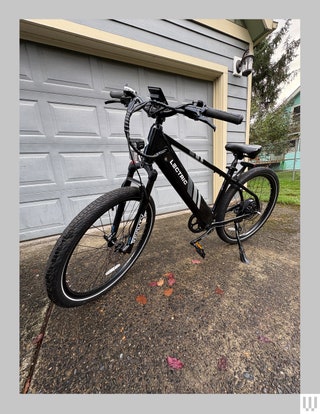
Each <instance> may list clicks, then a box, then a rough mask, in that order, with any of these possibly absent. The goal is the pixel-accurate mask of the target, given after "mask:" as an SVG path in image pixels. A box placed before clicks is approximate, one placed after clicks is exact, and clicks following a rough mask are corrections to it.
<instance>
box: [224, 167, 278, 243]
mask: <svg viewBox="0 0 320 414" xmlns="http://www.w3.org/2000/svg"><path fill="white" fill-rule="evenodd" d="M238 181H239V183H241V184H243V185H245V186H246V187H247V188H248V189H250V190H251V191H253V192H254V193H255V194H256V196H257V197H258V200H259V202H258V203H256V201H255V200H254V198H253V196H252V195H250V194H249V193H248V192H247V191H246V190H243V189H239V188H237V187H236V186H235V185H231V186H230V188H229V189H228V191H227V192H226V193H225V195H224V197H223V198H222V200H221V202H220V204H219V206H218V208H217V216H216V221H224V220H229V219H233V218H236V217H237V216H239V215H241V214H244V213H245V214H248V216H247V217H246V218H244V219H242V220H240V221H239V229H240V234H239V237H240V239H241V240H246V239H248V238H249V237H251V236H253V235H254V234H255V233H256V232H257V231H258V230H259V229H260V228H261V227H262V226H263V225H264V223H265V222H266V221H267V219H268V218H269V217H270V215H271V213H272V211H273V209H274V207H275V205H276V202H277V199H278V194H279V179H278V176H277V174H276V173H275V172H274V171H273V170H271V169H270V168H265V167H255V168H252V169H250V170H249V171H247V172H245V173H244V174H242V175H241V176H240V177H239V180H238ZM257 204H258V205H257ZM217 234H218V236H219V237H220V239H222V240H223V241H225V242H226V243H230V244H235V243H237V238H236V232H235V227H234V222H230V223H227V224H225V225H223V226H221V227H217Z"/></svg>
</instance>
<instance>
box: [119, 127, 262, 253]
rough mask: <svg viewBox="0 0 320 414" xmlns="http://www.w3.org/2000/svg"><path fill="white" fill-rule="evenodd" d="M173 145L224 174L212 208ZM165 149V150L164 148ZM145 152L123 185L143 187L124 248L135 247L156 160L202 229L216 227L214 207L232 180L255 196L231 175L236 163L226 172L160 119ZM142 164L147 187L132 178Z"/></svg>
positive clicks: (125, 249) (131, 165) (151, 133)
mask: <svg viewBox="0 0 320 414" xmlns="http://www.w3.org/2000/svg"><path fill="white" fill-rule="evenodd" d="M172 147H176V148H178V149H179V150H181V151H183V152H184V153H186V154H187V155H188V156H190V157H192V158H194V159H195V160H197V161H198V162H200V163H202V164H203V165H205V166H206V167H207V168H209V169H211V170H212V171H213V172H215V173H217V174H219V175H220V176H222V177H223V178H224V181H223V183H222V186H221V188H220V191H219V193H218V195H217V198H216V200H215V203H214V205H213V207H212V208H210V207H209V206H208V204H207V203H206V201H205V200H204V199H203V197H202V195H201V194H200V192H199V190H198V189H197V188H196V186H195V184H194V182H193V180H192V178H191V177H190V175H189V174H188V172H187V171H186V169H185V167H184V166H183V165H182V163H181V161H180V160H179V158H178V157H177V155H176V153H175V151H174V150H173V148H172ZM163 150H165V152H164V151H163ZM159 152H164V153H162V154H161V155H159V156H157V157H156V158H151V157H152V156H153V155H154V154H157V153H159ZM144 156H145V159H144V160H143V163H142V165H141V164H140V163H131V164H130V165H129V169H128V175H127V178H126V180H125V181H124V183H123V186H124V187H125V186H130V185H131V183H132V182H136V183H137V184H139V185H140V188H141V191H142V202H141V203H140V207H139V210H138V212H137V214H136V217H135V222H134V224H133V226H132V229H131V233H132V234H130V237H129V240H128V244H127V246H126V248H124V249H123V252H127V251H130V250H131V249H130V247H132V245H133V244H134V241H135V236H136V234H137V232H138V231H139V228H140V223H141V221H142V219H143V215H144V213H145V209H146V207H147V203H148V198H149V196H150V194H151V191H152V188H153V185H154V182H155V180H156V178H157V171H156V170H154V169H153V167H152V164H153V162H155V163H156V164H157V165H158V167H159V168H160V170H161V171H162V173H163V174H164V176H165V177H166V178H167V180H168V181H169V182H170V184H171V185H172V187H173V188H174V189H175V190H176V191H177V193H178V194H179V196H180V197H181V198H182V200H183V201H184V202H185V204H186V205H187V206H188V207H189V209H190V210H191V212H192V213H193V214H194V215H195V216H196V217H197V219H198V221H199V224H200V225H201V227H202V228H203V229H205V228H210V227H214V224H213V222H214V218H215V207H216V206H217V205H218V204H219V200H220V199H221V197H222V196H223V194H224V193H225V191H226V190H227V188H228V186H229V185H230V183H233V184H235V185H237V186H238V187H239V189H240V188H242V189H244V190H245V191H247V192H248V193H250V194H251V195H253V196H254V197H255V198H256V196H255V194H254V193H253V192H251V191H250V190H249V189H248V188H247V187H245V186H244V185H242V184H240V183H238V181H236V180H235V179H234V178H232V177H233V174H234V172H235V171H236V168H235V166H234V165H233V166H231V168H229V172H228V173H225V172H224V171H222V170H220V169H219V168H218V167H216V166H215V165H213V164H210V163H209V162H208V161H206V160H204V159H202V158H201V157H200V156H199V155H197V154H195V153H194V152H193V151H191V150H189V149H188V148H186V147H185V146H183V145H182V144H180V143H179V142H177V141H175V140H174V139H173V138H171V137H170V136H169V135H166V134H165V133H164V132H163V129H162V125H161V123H155V124H154V125H152V126H151V128H150V131H149V136H148V145H147V146H146V147H145V150H144ZM142 166H143V168H144V169H145V170H146V172H147V174H148V183H147V185H146V187H144V186H141V183H140V181H138V180H135V179H134V178H133V176H134V173H135V171H136V170H137V169H139V168H141V167H142ZM123 208H124V206H123ZM123 208H120V209H119V208H118V211H117V214H116V217H115V221H114V223H113V224H114V226H113V228H114V230H115V232H116V228H117V227H118V225H119V222H120V219H121V216H122V213H123ZM219 224H223V223H219Z"/></svg>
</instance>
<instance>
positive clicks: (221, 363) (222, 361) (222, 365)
mask: <svg viewBox="0 0 320 414" xmlns="http://www.w3.org/2000/svg"><path fill="white" fill-rule="evenodd" d="M217 365H218V370H219V371H226V369H227V358H226V357H225V356H224V355H223V356H221V357H220V358H219V360H218V364H217Z"/></svg>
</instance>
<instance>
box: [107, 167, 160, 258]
mask: <svg viewBox="0 0 320 414" xmlns="http://www.w3.org/2000/svg"><path fill="white" fill-rule="evenodd" d="M139 168H142V166H141V163H140V162H131V163H130V164H129V167H128V174H127V177H126V179H125V181H124V182H123V184H122V186H121V187H130V186H131V184H132V183H136V184H138V186H139V189H140V205H139V208H138V211H137V213H136V215H135V217H134V221H133V225H132V226H130V233H129V234H128V235H127V241H126V243H125V244H124V245H123V246H121V247H120V248H119V249H118V251H120V252H121V253H130V252H131V250H132V248H133V246H134V243H135V241H136V239H137V236H138V233H139V230H140V227H141V223H142V220H143V218H144V215H145V212H146V209H147V206H148V201H149V197H150V194H151V191H152V188H153V185H154V182H155V181H156V179H157V175H158V173H157V171H156V170H154V169H153V168H152V165H151V164H144V166H143V168H144V169H145V170H146V171H147V174H148V182H147V185H146V186H144V185H143V184H142V182H141V181H139V180H136V179H134V178H133V176H134V173H135V172H136V171H137V170H138V169H139ZM125 205H126V203H125V202H123V203H120V204H119V205H118V207H117V211H116V214H115V218H114V220H113V224H112V227H111V234H110V236H109V237H108V238H107V241H108V246H109V247H111V246H112V245H115V244H116V243H115V241H116V235H117V232H118V230H119V226H120V223H121V219H122V216H123V213H124V209H125Z"/></svg>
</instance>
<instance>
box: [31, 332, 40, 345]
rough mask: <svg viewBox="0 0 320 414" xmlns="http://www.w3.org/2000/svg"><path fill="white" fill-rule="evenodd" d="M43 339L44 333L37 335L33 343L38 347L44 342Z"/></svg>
mask: <svg viewBox="0 0 320 414" xmlns="http://www.w3.org/2000/svg"><path fill="white" fill-rule="evenodd" d="M42 339H43V333H41V334H39V335H37V336H36V337H35V338H33V339H32V343H33V344H34V345H37V344H39V343H40V342H41V341H42Z"/></svg>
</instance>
